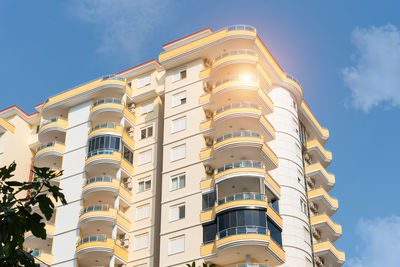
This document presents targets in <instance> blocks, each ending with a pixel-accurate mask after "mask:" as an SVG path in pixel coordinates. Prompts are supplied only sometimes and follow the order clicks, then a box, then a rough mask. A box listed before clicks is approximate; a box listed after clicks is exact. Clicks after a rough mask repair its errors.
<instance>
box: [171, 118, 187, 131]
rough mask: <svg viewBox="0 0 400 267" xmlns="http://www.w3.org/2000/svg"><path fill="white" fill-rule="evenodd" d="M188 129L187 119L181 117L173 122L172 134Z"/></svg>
mask: <svg viewBox="0 0 400 267" xmlns="http://www.w3.org/2000/svg"><path fill="white" fill-rule="evenodd" d="M185 129H186V117H181V118H178V119H175V120H173V121H172V129H171V132H172V133H175V132H179V131H182V130H185Z"/></svg>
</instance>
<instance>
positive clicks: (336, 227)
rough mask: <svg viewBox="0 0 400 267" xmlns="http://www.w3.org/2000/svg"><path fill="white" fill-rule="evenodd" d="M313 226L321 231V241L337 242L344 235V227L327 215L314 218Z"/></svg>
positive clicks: (312, 219) (312, 218) (312, 220)
mask: <svg viewBox="0 0 400 267" xmlns="http://www.w3.org/2000/svg"><path fill="white" fill-rule="evenodd" d="M311 226H313V227H314V228H317V229H318V230H319V232H320V239H321V240H330V241H331V242H335V241H336V240H337V239H338V238H339V237H340V236H341V234H342V226H341V225H340V224H336V223H334V222H333V221H332V219H331V218H330V217H329V216H328V215H326V214H319V215H316V216H312V217H311Z"/></svg>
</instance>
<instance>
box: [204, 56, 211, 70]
mask: <svg viewBox="0 0 400 267" xmlns="http://www.w3.org/2000/svg"><path fill="white" fill-rule="evenodd" d="M203 65H204V67H206V68H208V67H211V66H212V62H211V60H209V59H208V58H203Z"/></svg>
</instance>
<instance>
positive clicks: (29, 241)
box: [24, 224, 55, 250]
mask: <svg viewBox="0 0 400 267" xmlns="http://www.w3.org/2000/svg"><path fill="white" fill-rule="evenodd" d="M45 229H46V234H47V238H46V239H41V238H39V237H36V236H34V235H33V234H32V232H31V231H29V232H26V233H25V235H24V237H25V242H24V246H25V247H27V248H36V249H39V250H46V249H48V248H49V247H51V246H52V243H53V236H54V233H55V226H54V224H46V225H45Z"/></svg>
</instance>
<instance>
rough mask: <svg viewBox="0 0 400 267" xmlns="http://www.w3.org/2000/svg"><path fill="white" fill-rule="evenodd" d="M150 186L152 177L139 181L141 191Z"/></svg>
mask: <svg viewBox="0 0 400 267" xmlns="http://www.w3.org/2000/svg"><path fill="white" fill-rule="evenodd" d="M150 188H151V179H150V178H148V179H145V180H142V181H139V183H138V191H139V192H143V191H147V190H149V189H150Z"/></svg>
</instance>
